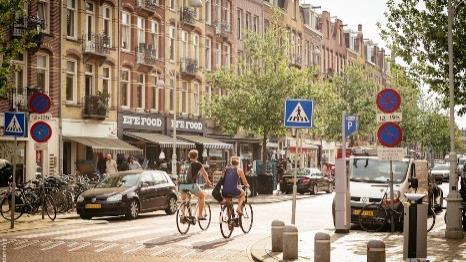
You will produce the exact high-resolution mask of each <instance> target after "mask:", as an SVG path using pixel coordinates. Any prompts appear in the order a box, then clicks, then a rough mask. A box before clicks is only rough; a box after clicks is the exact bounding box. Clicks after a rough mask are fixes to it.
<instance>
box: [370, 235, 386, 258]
mask: <svg viewBox="0 0 466 262" xmlns="http://www.w3.org/2000/svg"><path fill="white" fill-rule="evenodd" d="M367 262H385V243H384V242H383V241H381V240H370V241H369V242H367Z"/></svg>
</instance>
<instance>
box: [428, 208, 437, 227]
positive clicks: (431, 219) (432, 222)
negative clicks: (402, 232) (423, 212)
mask: <svg viewBox="0 0 466 262" xmlns="http://www.w3.org/2000/svg"><path fill="white" fill-rule="evenodd" d="M435 217H436V214H435V210H434V208H431V209H430V210H429V212H427V232H430V231H431V230H432V228H434V225H435Z"/></svg>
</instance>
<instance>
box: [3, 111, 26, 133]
mask: <svg viewBox="0 0 466 262" xmlns="http://www.w3.org/2000/svg"><path fill="white" fill-rule="evenodd" d="M5 131H6V132H9V133H17V134H22V133H23V129H21V125H20V124H19V121H18V118H16V115H13V117H12V118H11V121H10V123H9V124H8V126H7V127H6V129H5Z"/></svg>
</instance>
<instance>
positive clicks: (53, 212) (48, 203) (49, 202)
mask: <svg viewBox="0 0 466 262" xmlns="http://www.w3.org/2000/svg"><path fill="white" fill-rule="evenodd" d="M43 208H45V210H44V211H45V213H46V214H47V216H48V217H49V218H50V220H52V221H54V220H55V218H56V217H57V207H56V206H55V204H54V202H53V198H52V197H51V196H45V205H44V207H43Z"/></svg>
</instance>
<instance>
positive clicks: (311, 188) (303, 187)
mask: <svg viewBox="0 0 466 262" xmlns="http://www.w3.org/2000/svg"><path fill="white" fill-rule="evenodd" d="M293 172H294V170H291V171H290V172H288V173H286V174H285V175H284V176H283V182H282V185H283V189H282V191H283V192H285V193H286V194H289V193H291V192H293V182H294V181H293V179H294V173H293ZM296 179H297V181H296V184H297V191H298V193H300V194H304V193H308V192H309V193H311V194H316V193H317V192H319V191H325V192H327V193H331V192H333V189H334V187H335V183H334V180H333V178H331V177H328V176H324V175H323V174H322V172H321V171H320V170H319V169H317V168H305V169H300V170H298V175H297V177H296Z"/></svg>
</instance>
